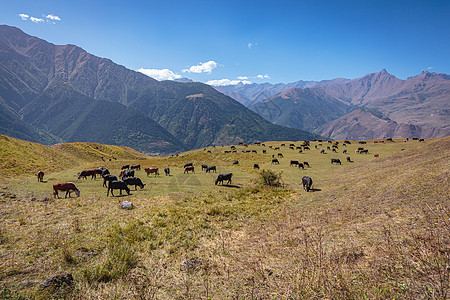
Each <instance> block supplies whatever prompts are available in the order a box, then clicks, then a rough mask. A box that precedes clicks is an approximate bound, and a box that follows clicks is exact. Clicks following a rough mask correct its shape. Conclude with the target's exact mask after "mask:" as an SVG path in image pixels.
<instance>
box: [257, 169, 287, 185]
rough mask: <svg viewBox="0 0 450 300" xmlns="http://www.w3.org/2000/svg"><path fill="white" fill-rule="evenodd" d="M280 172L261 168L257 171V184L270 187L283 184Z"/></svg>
mask: <svg viewBox="0 0 450 300" xmlns="http://www.w3.org/2000/svg"><path fill="white" fill-rule="evenodd" d="M281 174H282V172H280V173H276V172H274V171H271V170H262V171H261V173H259V178H258V181H259V184H260V185H263V186H270V187H280V186H283V183H282V180H281Z"/></svg>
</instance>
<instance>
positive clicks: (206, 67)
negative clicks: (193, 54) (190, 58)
mask: <svg viewBox="0 0 450 300" xmlns="http://www.w3.org/2000/svg"><path fill="white" fill-rule="evenodd" d="M217 66H218V64H217V63H216V62H215V61H213V60H210V61H207V62H205V63H200V64H199V65H196V66H191V67H190V68H189V69H184V70H183V72H189V73H208V74H211V71H212V70H213V69H215V68H216V67H217Z"/></svg>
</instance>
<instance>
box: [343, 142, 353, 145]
mask: <svg viewBox="0 0 450 300" xmlns="http://www.w3.org/2000/svg"><path fill="white" fill-rule="evenodd" d="M344 144H349V145H351V144H352V143H350V141H344Z"/></svg>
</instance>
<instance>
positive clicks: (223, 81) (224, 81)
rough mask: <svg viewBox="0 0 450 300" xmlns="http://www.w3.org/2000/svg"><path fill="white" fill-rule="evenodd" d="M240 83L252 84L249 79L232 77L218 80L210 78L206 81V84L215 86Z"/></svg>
mask: <svg viewBox="0 0 450 300" xmlns="http://www.w3.org/2000/svg"><path fill="white" fill-rule="evenodd" d="M238 83H242V84H251V82H250V81H248V80H230V79H217V80H209V81H207V82H206V84H209V85H215V86H225V85H236V84H238Z"/></svg>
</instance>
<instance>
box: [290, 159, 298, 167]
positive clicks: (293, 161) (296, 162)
mask: <svg viewBox="0 0 450 300" xmlns="http://www.w3.org/2000/svg"><path fill="white" fill-rule="evenodd" d="M292 165H295V166H298V160H291V164H290V166H292Z"/></svg>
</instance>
